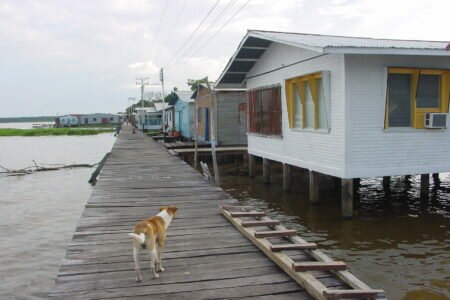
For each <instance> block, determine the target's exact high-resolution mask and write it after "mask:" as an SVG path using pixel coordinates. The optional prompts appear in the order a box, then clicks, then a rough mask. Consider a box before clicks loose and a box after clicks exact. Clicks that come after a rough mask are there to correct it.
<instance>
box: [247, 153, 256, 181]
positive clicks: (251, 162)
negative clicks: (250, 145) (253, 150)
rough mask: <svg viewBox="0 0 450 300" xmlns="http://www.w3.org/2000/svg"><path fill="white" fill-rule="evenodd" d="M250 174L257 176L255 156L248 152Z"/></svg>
mask: <svg viewBox="0 0 450 300" xmlns="http://www.w3.org/2000/svg"><path fill="white" fill-rule="evenodd" d="M248 176H250V177H255V156H254V155H252V154H250V153H249V154H248Z"/></svg>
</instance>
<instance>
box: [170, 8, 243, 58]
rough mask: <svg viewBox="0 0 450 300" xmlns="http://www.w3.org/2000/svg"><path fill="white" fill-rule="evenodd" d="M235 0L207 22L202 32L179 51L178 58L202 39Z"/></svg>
mask: <svg viewBox="0 0 450 300" xmlns="http://www.w3.org/2000/svg"><path fill="white" fill-rule="evenodd" d="M236 1H237V0H231V1H230V2H229V3H228V4H227V5H226V6H225V7H224V8H223V9H222V10H221V11H220V12H219V13H218V14H217V16H216V17H215V18H214V20H212V21H211V23H209V25H208V26H207V27H206V28H205V30H203V31H202V33H200V35H199V36H198V37H197V38H196V39H195V40H194V41H193V42H192V43H191V45H190V46H189V47H187V48H186V49H185V50H183V51H182V53H180V55H179V58H182V57H183V56H185V55H186V54H188V53H189V51H191V50H192V49H193V48H194V47H195V45H198V42H200V41H201V40H202V38H203V37H204V36H205V35H206V34H207V33H209V31H210V30H211V29H212V28H213V26H214V25H215V24H216V23H217V22H218V21H219V20H220V19H222V17H223V16H225V14H226V13H227V12H228V11H229V10H230V9H231V8H232V7H233V5H234V3H235V2H236Z"/></svg>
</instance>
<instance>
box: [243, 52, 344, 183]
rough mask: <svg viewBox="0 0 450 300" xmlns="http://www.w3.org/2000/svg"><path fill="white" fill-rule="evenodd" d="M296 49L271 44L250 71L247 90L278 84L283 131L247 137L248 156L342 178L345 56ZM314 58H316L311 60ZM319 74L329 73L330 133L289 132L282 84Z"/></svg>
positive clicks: (322, 131)
mask: <svg viewBox="0 0 450 300" xmlns="http://www.w3.org/2000/svg"><path fill="white" fill-rule="evenodd" d="M319 55H321V54H320V53H317V52H313V51H308V50H303V49H299V48H296V47H292V46H287V45H282V44H278V43H272V44H271V46H270V47H269V48H268V49H267V50H266V51H265V53H264V54H263V56H262V57H261V58H260V59H259V61H258V62H257V63H256V64H255V66H254V67H253V68H252V70H251V71H250V72H249V74H248V77H252V76H254V75H257V74H262V73H265V72H269V71H271V70H274V69H277V68H280V67H282V66H287V65H289V64H292V63H296V62H298V61H301V60H305V59H309V60H307V61H304V62H301V63H298V64H295V65H292V66H289V67H286V68H282V69H280V70H277V71H274V72H270V73H267V74H264V75H261V76H257V77H254V78H249V79H248V81H247V88H248V89H253V88H256V87H261V86H269V85H274V84H280V85H281V91H282V93H281V94H282V95H281V96H282V98H281V101H282V132H283V136H282V137H280V138H276V137H261V136H257V135H254V134H249V136H248V149H249V150H248V151H249V153H250V154H254V155H257V156H261V157H265V158H268V159H272V160H276V161H279V162H283V163H288V164H291V165H294V166H298V167H301V168H307V169H311V170H314V171H317V172H321V173H325V174H329V175H333V176H338V177H344V175H345V174H344V171H345V148H344V146H345V123H344V122H345V119H344V113H345V107H344V74H343V71H344V59H343V58H344V57H343V55H342V54H328V55H323V56H320V57H316V56H319ZM314 57H315V58H314ZM319 71H330V99H327V101H330V113H331V124H330V130H329V131H328V130H326V129H322V130H314V129H309V130H301V129H291V128H289V124H288V117H287V107H286V95H285V87H284V81H285V80H286V79H288V78H293V77H297V76H301V75H306V74H310V73H314V72H319Z"/></svg>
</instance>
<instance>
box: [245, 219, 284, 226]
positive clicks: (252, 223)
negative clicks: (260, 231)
mask: <svg viewBox="0 0 450 300" xmlns="http://www.w3.org/2000/svg"><path fill="white" fill-rule="evenodd" d="M241 225H242V227H256V226H275V225H280V221H278V220H270V221H242V222H241Z"/></svg>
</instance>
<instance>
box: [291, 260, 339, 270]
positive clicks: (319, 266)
mask: <svg viewBox="0 0 450 300" xmlns="http://www.w3.org/2000/svg"><path fill="white" fill-rule="evenodd" d="M292 269H294V271H296V272H307V271H342V270H346V269H347V265H346V264H345V262H343V261H332V262H323V261H308V262H294V263H292Z"/></svg>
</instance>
